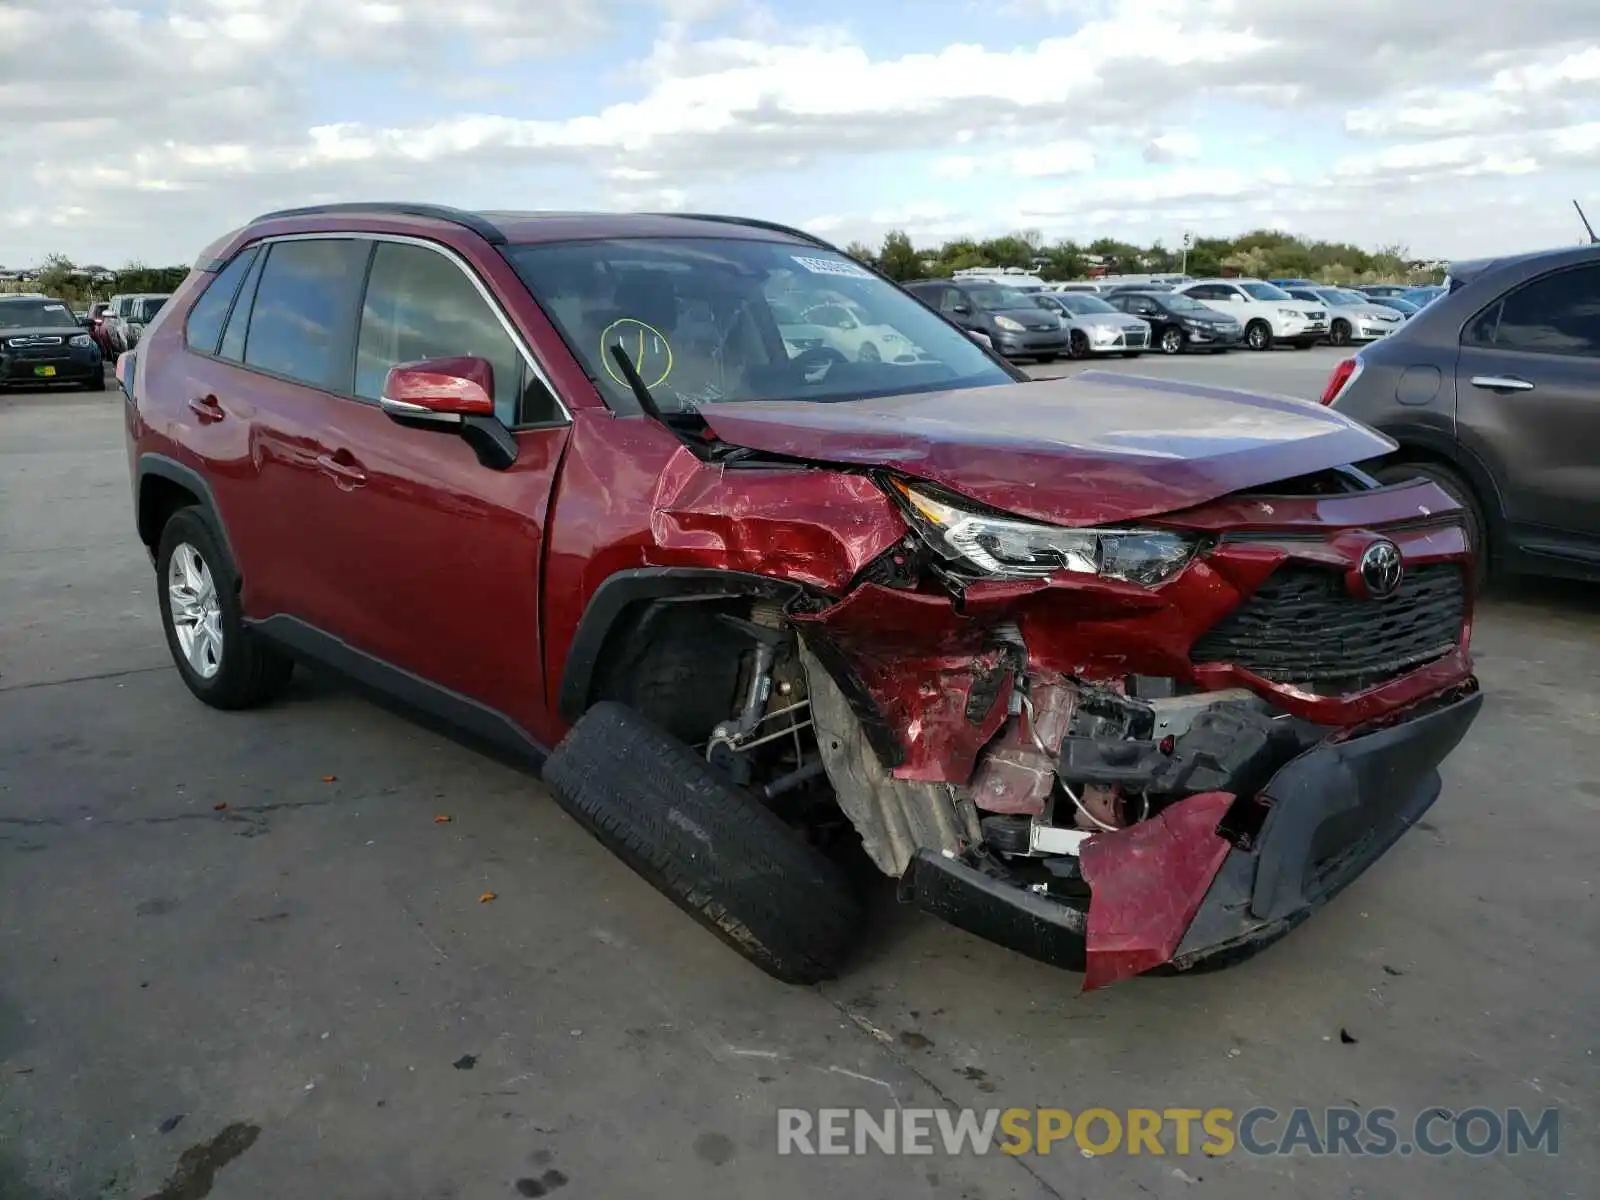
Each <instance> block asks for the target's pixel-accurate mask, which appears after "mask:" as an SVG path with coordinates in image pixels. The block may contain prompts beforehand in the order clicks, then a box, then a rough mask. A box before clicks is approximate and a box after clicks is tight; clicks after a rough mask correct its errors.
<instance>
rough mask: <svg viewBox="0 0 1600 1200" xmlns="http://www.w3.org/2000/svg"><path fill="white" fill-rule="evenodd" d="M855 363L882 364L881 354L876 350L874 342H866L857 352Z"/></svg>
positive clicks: (876, 345) (876, 346)
mask: <svg viewBox="0 0 1600 1200" xmlns="http://www.w3.org/2000/svg"><path fill="white" fill-rule="evenodd" d="M856 361H857V362H864V363H875V362H882V361H883V354H882V353H881V352H880V351H879V350H878V344H877V343H876V342H867V343H866V344H865V345H863V346H862V347H861V349H860V350H859V351H857V353H856Z"/></svg>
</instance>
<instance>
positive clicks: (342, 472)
mask: <svg viewBox="0 0 1600 1200" xmlns="http://www.w3.org/2000/svg"><path fill="white" fill-rule="evenodd" d="M317 469H318V470H319V471H321V472H322V473H323V474H324V475H326V476H328V477H329V478H330V479H332V480H333V481H334V482H335V483H337V484H338V485H339V486H340V487H342V488H345V489H349V488H358V487H360V486H361V485H362V484H364V483H365V482H366V481H367V473H366V472H365V471H363V470H362V469H361V468H360V466H358V465H357V464H356V461H355V459H353V458H351V457H350V455H349V454H348V453H347V452H346V451H344V450H340V451H338V452H337V453H334V454H319V455H317Z"/></svg>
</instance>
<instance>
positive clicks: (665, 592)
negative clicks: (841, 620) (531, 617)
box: [556, 567, 805, 722]
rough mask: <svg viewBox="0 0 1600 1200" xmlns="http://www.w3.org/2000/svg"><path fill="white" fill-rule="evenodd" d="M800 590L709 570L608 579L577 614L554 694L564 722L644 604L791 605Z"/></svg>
mask: <svg viewBox="0 0 1600 1200" xmlns="http://www.w3.org/2000/svg"><path fill="white" fill-rule="evenodd" d="M804 592H805V589H804V588H802V587H801V586H800V585H799V584H798V583H792V582H789V581H788V580H784V579H773V578H771V577H769V576H766V575H752V574H748V573H746V572H742V571H722V570H717V569H715V568H709V567H635V568H633V569H631V570H626V571H618V572H617V573H616V574H614V575H610V576H608V577H607V578H606V579H605V580H604V581H603V582H602V583H601V584H600V586H599V587H597V588H596V589H595V590H594V594H593V595H592V596H590V597H589V603H588V605H587V606H586V607H585V608H584V610H583V616H582V617H581V618H579V620H578V627H577V629H576V630H574V631H573V635H572V641H571V642H570V643H569V645H568V649H567V661H566V666H565V667H564V668H563V670H562V675H561V686H560V690H559V691H558V692H557V695H556V709H557V712H558V714H559V715H560V716H561V718H562V719H563V720H565V721H569V722H570V721H576V720H577V719H578V718H579V717H581V716H582V715H583V713H584V711H585V710H586V709H587V708H588V707H589V701H590V698H591V696H592V692H593V688H594V682H595V676H596V674H597V671H598V668H599V665H600V657H601V655H602V654H603V653H604V651H605V647H606V644H607V643H608V642H609V641H610V638H611V635H612V633H613V632H614V631H615V630H616V629H617V628H618V626H619V624H620V623H621V621H622V620H623V618H624V615H625V614H626V613H627V611H628V610H629V609H630V608H631V607H633V606H634V605H635V604H639V603H647V602H650V601H659V600H667V601H676V600H687V601H694V600H726V599H734V598H741V597H742V598H753V599H763V600H778V601H782V602H784V603H789V602H792V601H794V600H796V599H798V598H799V597H800V596H802V595H803V594H804Z"/></svg>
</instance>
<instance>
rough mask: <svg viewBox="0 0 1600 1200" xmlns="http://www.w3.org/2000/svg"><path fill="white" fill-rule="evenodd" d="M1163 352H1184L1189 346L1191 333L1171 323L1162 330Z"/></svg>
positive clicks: (1161, 343)
mask: <svg viewBox="0 0 1600 1200" xmlns="http://www.w3.org/2000/svg"><path fill="white" fill-rule="evenodd" d="M1160 346H1161V353H1163V354H1182V353H1183V352H1184V351H1185V350H1186V349H1188V346H1189V335H1188V334H1186V333H1184V331H1183V330H1181V329H1179V328H1178V327H1177V326H1176V325H1169V326H1168V327H1167V328H1166V329H1164V330H1162V331H1161V342H1160Z"/></svg>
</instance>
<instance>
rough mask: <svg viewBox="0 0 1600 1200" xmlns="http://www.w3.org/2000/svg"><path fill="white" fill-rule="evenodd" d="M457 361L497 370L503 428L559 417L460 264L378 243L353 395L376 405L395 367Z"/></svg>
mask: <svg viewBox="0 0 1600 1200" xmlns="http://www.w3.org/2000/svg"><path fill="white" fill-rule="evenodd" d="M461 355H470V356H471V357H474V358H481V359H484V360H486V361H487V362H488V363H489V365H490V366H491V367H493V368H494V409H495V415H496V416H497V417H499V418H500V420H501V422H502V423H504V424H506V425H517V424H536V423H539V422H543V421H551V420H555V419H556V418H557V417H558V416H559V413H558V411H557V407H556V404H555V400H554V398H553V397H552V396H551V395H550V393H549V391H548V390H547V389H546V388H545V387H544V385H543V383H541V382H540V381H539V379H538V378H537V377H536V376H535V375H534V374H533V373H532V372H531V371H527V370H526V364H525V362H524V359H523V356H522V351H521V350H520V349H519V348H518V346H517V344H516V342H514V341H513V340H512V338H511V335H510V334H508V333H507V332H506V329H505V326H504V325H503V324H502V323H501V321H500V318H499V316H498V315H497V314H496V312H495V311H494V309H493V308H492V307H491V306H490V304H489V302H488V301H487V300H485V299H484V298H483V294H482V293H481V292H480V291H479V290H478V288H477V286H476V285H475V284H474V283H473V282H472V280H471V279H469V278H468V277H467V275H466V273H465V272H463V271H462V269H461V268H460V267H459V266H457V265H456V264H455V263H454V262H452V261H451V260H450V259H449V258H447V257H445V256H444V255H443V254H440V253H438V252H437V251H434V250H430V249H428V248H426V247H424V246H412V245H407V244H404V243H400V242H382V243H379V245H378V249H377V253H376V255H375V256H374V257H373V260H372V273H371V275H370V277H369V278H368V281H367V293H366V298H365V300H364V301H363V304H362V308H361V329H360V333H359V335H358V338H357V342H356V385H355V391H356V395H358V396H362V397H365V398H366V399H368V400H376V399H378V398H379V397H380V396H381V395H382V393H383V383H384V379H385V378H386V377H387V376H388V374H389V368H390V367H392V366H394V365H395V364H396V363H403V362H417V361H419V360H422V359H429V358H454V357H457V356H461ZM525 379H526V381H527V386H526V388H525V387H524V381H525ZM524 391H526V393H527V395H526V397H524Z"/></svg>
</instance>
